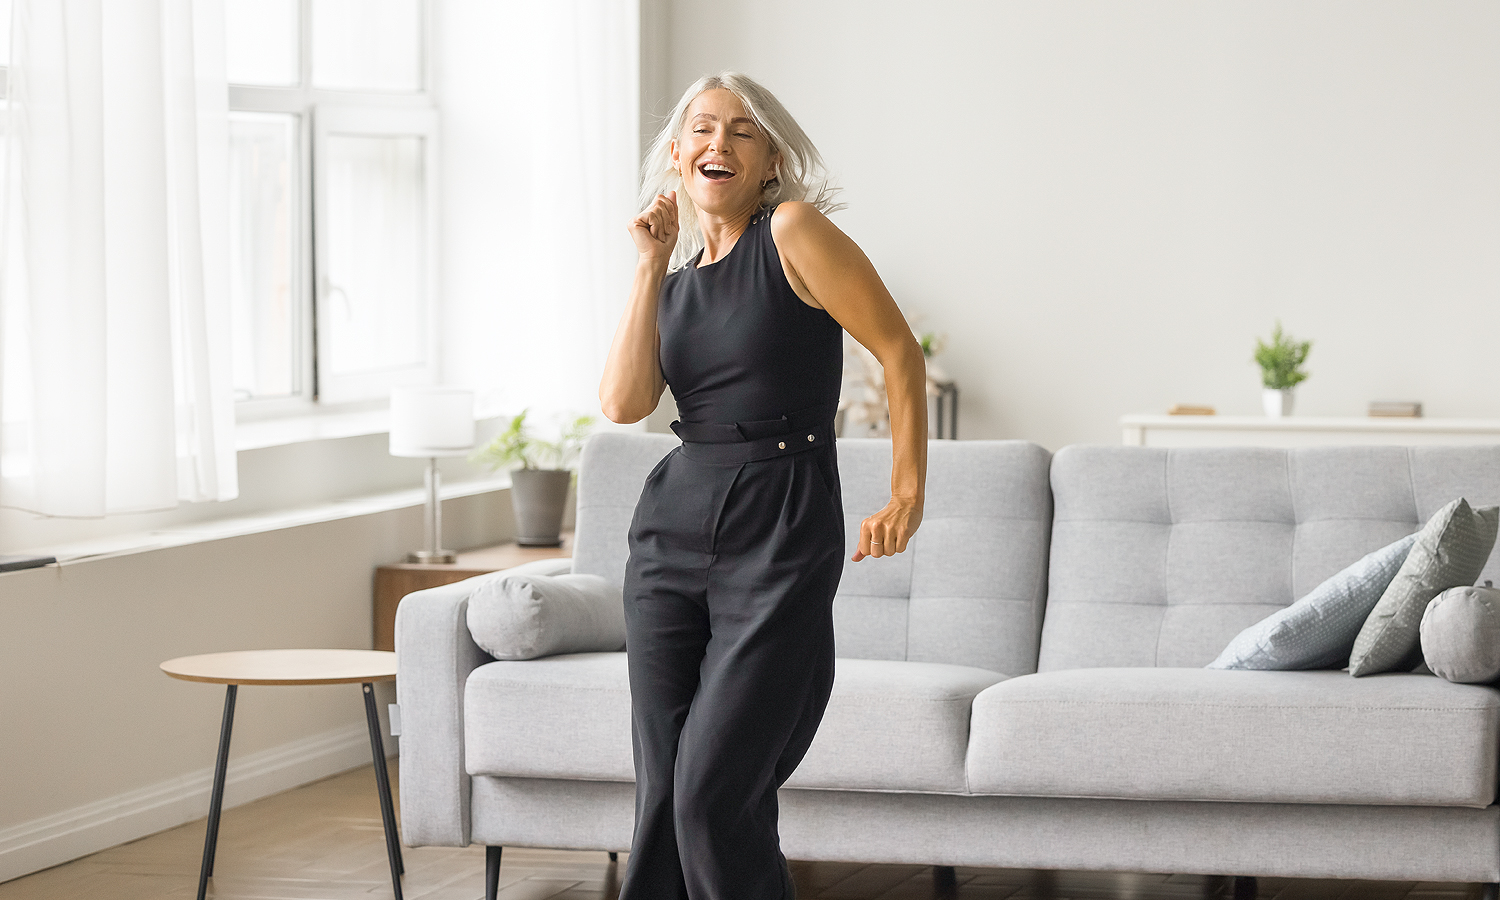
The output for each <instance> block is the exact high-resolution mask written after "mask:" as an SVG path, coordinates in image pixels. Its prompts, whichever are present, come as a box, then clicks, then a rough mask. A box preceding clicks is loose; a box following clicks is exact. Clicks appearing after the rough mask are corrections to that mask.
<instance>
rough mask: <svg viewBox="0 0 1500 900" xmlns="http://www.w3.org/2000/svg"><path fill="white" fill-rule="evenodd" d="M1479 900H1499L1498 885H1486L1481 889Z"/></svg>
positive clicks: (1499, 885) (1499, 888) (1499, 886)
mask: <svg viewBox="0 0 1500 900" xmlns="http://www.w3.org/2000/svg"><path fill="white" fill-rule="evenodd" d="M1479 900H1500V884H1487V885H1485V886H1484V887H1483V888H1481V889H1480V891H1479Z"/></svg>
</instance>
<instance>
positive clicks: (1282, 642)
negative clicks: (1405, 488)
mask: <svg viewBox="0 0 1500 900" xmlns="http://www.w3.org/2000/svg"><path fill="white" fill-rule="evenodd" d="M1416 540H1417V536H1416V535H1415V534H1409V535H1407V536H1406V537H1404V538H1402V539H1401V540H1399V541H1396V542H1395V543H1394V544H1389V545H1387V546H1385V547H1382V548H1380V549H1379V550H1376V551H1375V552H1374V553H1370V554H1368V555H1366V556H1365V557H1364V558H1363V559H1361V560H1360V561H1359V562H1356V563H1355V564H1354V565H1352V566H1350V567H1348V568H1347V569H1344V570H1343V571H1342V572H1339V573H1338V574H1337V575H1334V576H1333V577H1332V578H1329V579H1328V580H1327V581H1325V582H1323V583H1322V584H1320V585H1318V586H1317V587H1315V588H1313V590H1312V592H1311V593H1309V594H1308V595H1307V596H1305V597H1303V598H1302V599H1300V600H1298V601H1297V602H1296V603H1293V604H1292V605H1291V606H1288V607H1287V608H1285V609H1282V610H1278V611H1277V612H1274V613H1272V614H1271V615H1269V616H1267V617H1266V618H1264V619H1261V620H1260V621H1259V622H1257V623H1255V624H1254V625H1251V626H1250V627H1249V628H1246V629H1245V630H1244V631H1241V632H1240V633H1239V635H1238V636H1237V637H1236V638H1235V639H1234V640H1232V641H1230V642H1229V646H1228V647H1225V648H1224V652H1223V653H1220V654H1219V658H1218V659H1216V660H1214V661H1213V662H1211V663H1209V664H1208V668H1210V669H1328V668H1342V667H1343V665H1344V663H1345V662H1346V661H1348V659H1349V651H1350V650H1351V649H1353V647H1354V639H1355V638H1356V637H1358V636H1359V630H1360V628H1361V627H1362V626H1363V625H1364V624H1365V619H1366V618H1368V617H1369V615H1370V610H1372V609H1374V608H1375V604H1376V603H1377V602H1378V601H1379V600H1380V597H1381V595H1382V594H1383V593H1384V592H1385V589H1386V587H1387V586H1388V585H1389V584H1390V583H1391V579H1393V578H1395V577H1396V572H1398V571H1399V570H1400V569H1401V564H1402V563H1404V562H1405V561H1406V556H1407V554H1408V553H1410V552H1411V548H1412V544H1413V543H1415V542H1416Z"/></svg>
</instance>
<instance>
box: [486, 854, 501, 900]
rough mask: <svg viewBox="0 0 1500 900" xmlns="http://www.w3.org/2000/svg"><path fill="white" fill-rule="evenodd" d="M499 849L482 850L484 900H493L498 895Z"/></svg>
mask: <svg viewBox="0 0 1500 900" xmlns="http://www.w3.org/2000/svg"><path fill="white" fill-rule="evenodd" d="M500 850H501V848H500V847H491V846H489V845H488V844H486V845H485V848H484V900H495V898H496V897H497V896H499V894H500Z"/></svg>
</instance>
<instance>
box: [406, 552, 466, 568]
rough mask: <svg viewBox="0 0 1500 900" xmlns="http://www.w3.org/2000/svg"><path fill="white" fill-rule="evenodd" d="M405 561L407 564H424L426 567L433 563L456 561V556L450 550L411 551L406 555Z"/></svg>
mask: <svg viewBox="0 0 1500 900" xmlns="http://www.w3.org/2000/svg"><path fill="white" fill-rule="evenodd" d="M406 561H407V562H409V563H424V564H427V565H432V564H434V563H451V562H457V561H458V554H457V553H454V552H453V551H452V550H413V551H412V552H411V553H408V554H407V555H406Z"/></svg>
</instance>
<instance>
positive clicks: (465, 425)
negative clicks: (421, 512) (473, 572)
mask: <svg viewBox="0 0 1500 900" xmlns="http://www.w3.org/2000/svg"><path fill="white" fill-rule="evenodd" d="M473 446H474V392H473V391H466V390H462V389H460V388H448V387H406V388H395V389H393V390H392V391H391V455H392V456H405V457H417V458H424V457H425V458H426V460H427V509H426V518H425V520H424V525H423V533H424V536H425V544H426V549H423V550H418V551H416V552H414V553H412V554H411V555H410V556H409V557H407V558H408V559H409V560H410V561H411V562H419V563H451V562H453V560H454V558H455V556H454V553H453V551H452V550H444V549H443V505H442V500H441V499H440V498H439V497H438V489H439V487H441V476H440V475H439V474H438V469H437V458H438V457H440V456H463V455H465V454H467V453H468V452H469V450H470V448H472V447H473Z"/></svg>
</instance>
